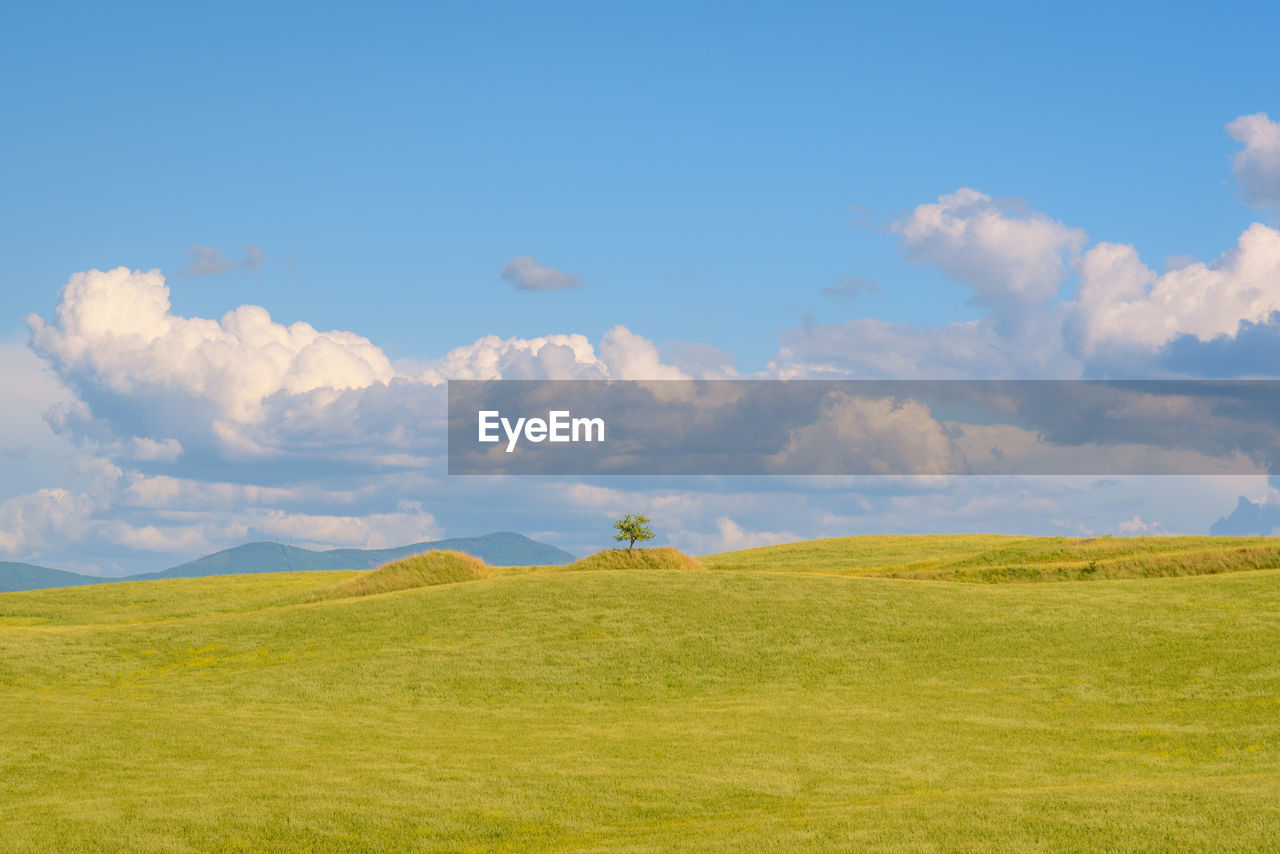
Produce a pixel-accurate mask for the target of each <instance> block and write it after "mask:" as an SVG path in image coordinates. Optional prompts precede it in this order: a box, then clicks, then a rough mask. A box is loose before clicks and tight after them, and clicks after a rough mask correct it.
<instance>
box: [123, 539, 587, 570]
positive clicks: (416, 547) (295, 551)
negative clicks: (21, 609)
mask: <svg viewBox="0 0 1280 854" xmlns="http://www.w3.org/2000/svg"><path fill="white" fill-rule="evenodd" d="M435 550H443V551H455V552H463V553H464V554H469V555H472V556H474V557H478V558H480V559H481V560H483V561H484V562H485V563H488V564H490V565H493V566H534V565H537V566H557V565H559V564H564V563H570V562H572V561H573V560H575V558H574V556H573V555H571V554H569V553H568V552H566V551H564V550H562V549H558V548H556V547H555V546H551V545H547V544H546V543H540V542H538V541H536V540H531V539H529V538H528V537H525V536H523V535H521V534H513V533H509V532H504V533H497V534H485V535H484V536H482V537H455V538H453V539H449V540H433V541H430V542H425V543H413V544H412V545H407V546H400V547H398V548H392V549H331V550H329V551H322V552H317V551H311V550H310V549H301V548H298V547H297V546H287V545H282V544H280V543H266V542H258V543H246V544H245V545H243V546H236V547H235V548H231V549H225V550H223V551H220V552H215V553H214V554H211V555H206V556H205V557H202V558H198V559H196V560H193V561H189V562H188V563H184V564H182V565H181V566H175V567H174V568H173V569H166V570H165V571H163V572H155V573H149V574H144V575H131V576H129V577H128V578H127V579H125V580H129V581H142V580H147V579H155V578H200V577H203V576H207V575H243V574H247V573H255V572H313V571H327V570H336V569H373V568H374V567H378V566H381V565H382V564H384V563H387V562H389V561H393V560H398V559H400V558H402V557H408V556H409V555H415V554H421V553H422V552H429V551H435Z"/></svg>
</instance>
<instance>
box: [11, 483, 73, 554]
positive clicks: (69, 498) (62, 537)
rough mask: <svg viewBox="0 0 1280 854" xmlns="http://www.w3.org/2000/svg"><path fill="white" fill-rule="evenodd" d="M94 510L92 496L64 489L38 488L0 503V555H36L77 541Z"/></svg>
mask: <svg viewBox="0 0 1280 854" xmlns="http://www.w3.org/2000/svg"><path fill="white" fill-rule="evenodd" d="M96 509H97V504H96V502H95V501H94V500H93V498H92V497H90V496H88V495H85V494H80V493H75V492H72V491H70V490H67V489H61V488H57V489H40V490H37V491H35V492H30V493H27V494H25V495H19V496H15V497H13V498H10V499H9V500H7V501H5V502H4V503H2V504H0V554H7V555H19V554H27V553H35V552H39V551H40V550H41V549H43V548H46V547H47V546H49V545H51V544H53V543H55V542H60V541H67V540H71V541H75V540H79V539H80V538H81V537H82V536H83V533H84V530H85V528H86V527H87V526H88V524H89V519H90V516H91V515H92V514H93V512H94V510H96Z"/></svg>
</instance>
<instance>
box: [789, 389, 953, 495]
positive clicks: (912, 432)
mask: <svg viewBox="0 0 1280 854" xmlns="http://www.w3.org/2000/svg"><path fill="white" fill-rule="evenodd" d="M769 464H770V465H771V466H772V467H773V468H774V469H775V470H777V471H808V472H822V471H831V472H850V471H853V472H858V473H866V474H901V473H903V472H909V473H911V474H926V475H927V474H963V473H964V472H965V471H966V465H965V461H964V457H963V455H962V454H961V453H960V452H959V450H958V449H957V448H956V446H955V443H954V441H953V440H952V438H951V436H950V435H949V434H948V431H947V430H946V429H945V428H944V426H943V425H942V424H941V423H939V422H938V421H937V419H935V418H934V417H933V413H932V412H931V411H930V409H929V407H928V406H926V405H924V404H923V403H920V402H919V401H917V400H910V399H906V400H899V399H895V398H861V397H852V396H850V395H847V394H842V393H833V394H832V395H831V396H830V399H829V400H828V402H827V404H826V406H824V407H823V412H822V416H821V417H820V418H819V420H817V421H815V422H814V423H812V424H807V425H805V426H803V427H800V428H798V429H795V430H792V431H791V433H790V436H789V439H788V442H787V446H786V448H785V449H784V450H783V451H782V452H781V453H779V454H777V455H775V456H774V457H773V458H772V459H771V460H770V461H769Z"/></svg>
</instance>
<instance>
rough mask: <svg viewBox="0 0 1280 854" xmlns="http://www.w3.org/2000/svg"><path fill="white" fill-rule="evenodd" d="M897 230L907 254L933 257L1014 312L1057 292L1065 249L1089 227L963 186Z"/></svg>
mask: <svg viewBox="0 0 1280 854" xmlns="http://www.w3.org/2000/svg"><path fill="white" fill-rule="evenodd" d="M893 230H894V231H895V232H896V233H898V234H899V235H901V236H902V249H903V251H904V252H905V253H906V256H907V257H908V258H910V259H911V260H913V261H916V262H918V263H921V264H932V265H935V266H937V267H939V268H940V269H941V270H942V271H943V272H944V273H946V274H947V275H948V276H950V277H951V278H953V279H956V280H957V281H960V282H964V283H966V284H968V285H970V286H971V287H972V288H973V301H974V302H975V303H977V304H979V305H984V306H988V307H990V308H992V309H994V310H995V311H996V312H997V313H998V314H1000V315H1002V316H1009V315H1012V316H1014V317H1016V316H1018V315H1020V314H1022V313H1024V312H1026V311H1027V310H1029V309H1032V308H1034V307H1036V306H1039V305H1042V304H1043V303H1044V302H1046V301H1047V300H1049V299H1051V298H1053V297H1054V296H1055V295H1056V294H1057V291H1058V287H1059V286H1060V285H1061V284H1062V282H1063V280H1064V279H1065V278H1066V275H1067V272H1068V267H1067V264H1066V261H1065V260H1064V256H1065V257H1068V258H1069V257H1071V256H1074V255H1076V254H1077V253H1079V251H1080V250H1081V248H1082V247H1083V246H1084V244H1085V241H1086V239H1087V238H1086V235H1085V233H1084V232H1083V231H1081V230H1080V229H1077V228H1069V227H1067V226H1065V225H1063V224H1062V223H1060V222H1057V221H1056V220H1053V219H1050V218H1049V217H1047V216H1045V215H1044V214H1042V213H1038V212H1032V213H1030V214H1026V215H1021V214H1018V213H1016V212H1015V211H1013V210H1011V209H1010V206H1009V205H1002V204H1000V203H998V202H997V201H996V200H994V199H992V198H991V197H990V196H988V195H986V194H984V193H980V192H978V191H977V190H974V189H970V188H968V187H961V188H960V189H959V190H957V191H956V192H955V193H953V194H951V195H949V196H939V197H938V201H937V202H936V203H929V204H923V205H920V206H919V207H917V208H916V209H915V210H914V211H913V212H912V213H911V215H910V216H908V217H906V218H904V219H902V220H899V221H898V222H897V223H895V224H894V225H893Z"/></svg>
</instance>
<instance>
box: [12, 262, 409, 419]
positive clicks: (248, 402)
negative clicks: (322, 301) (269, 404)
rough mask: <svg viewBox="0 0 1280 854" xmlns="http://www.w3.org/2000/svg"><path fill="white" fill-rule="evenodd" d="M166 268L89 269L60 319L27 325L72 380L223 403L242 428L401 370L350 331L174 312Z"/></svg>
mask: <svg viewBox="0 0 1280 854" xmlns="http://www.w3.org/2000/svg"><path fill="white" fill-rule="evenodd" d="M169 309H170V303H169V288H168V287H167V286H166V285H165V282H164V276H163V275H161V274H160V272H159V271H158V270H152V271H150V272H142V271H130V270H128V269H126V268H124V267H117V268H116V269H114V270H110V271H107V272H103V271H100V270H90V271H89V272H87V273H77V274H75V275H74V276H72V277H71V279H70V280H69V281H68V282H67V284H66V286H65V287H64V288H63V289H62V294H61V299H60V301H59V303H58V308H57V317H56V321H55V322H54V323H52V324H46V323H45V322H44V320H43V319H42V318H40V317H38V316H36V315H31V316H30V317H28V319H27V323H28V325H29V326H30V328H31V334H32V346H33V347H34V349H35V350H36V352H37V353H39V354H40V355H42V356H44V357H46V358H48V359H49V360H50V361H51V362H53V363H54V365H55V366H56V367H57V369H58V371H59V373H60V374H61V375H62V376H63V377H64V379H65V378H69V379H72V380H80V381H84V382H88V383H90V384H92V385H94V386H98V387H101V388H103V389H106V390H109V391H111V392H115V393H117V394H121V395H129V394H132V393H135V392H144V391H145V392H150V391H155V390H160V391H166V392H177V393H180V394H182V395H184V396H189V397H192V398H200V399H204V400H208V401H211V402H212V403H214V404H215V406H216V409H217V415H218V417H220V418H223V419H227V420H230V421H233V422H237V423H254V422H256V421H258V420H260V419H261V418H262V416H263V412H264V410H263V401H264V400H265V399H266V398H268V397H269V396H271V395H273V394H276V393H277V392H286V393H288V394H301V393H304V392H308V391H313V390H316V389H350V388H364V387H367V386H370V385H373V384H374V383H385V382H388V381H389V380H390V379H391V378H392V377H393V376H395V371H394V369H393V368H392V367H391V363H390V361H389V360H388V359H387V357H386V356H385V355H384V354H383V353H382V351H381V350H380V349H378V348H377V347H375V346H374V345H373V344H372V343H371V342H370V341H369V340H368V339H367V338H364V337H361V336H359V335H355V334H353V333H350V332H339V331H334V332H318V331H317V330H316V329H315V328H313V327H312V326H311V325H310V324H307V323H294V324H292V325H290V326H284V325H282V324H279V323H275V322H273V321H272V320H271V316H270V315H269V314H268V313H267V310H266V309H264V308H262V307H260V306H252V305H245V306H241V307H240V308H237V309H235V310H234V311H230V312H227V314H226V315H224V316H223V318H222V320H221V321H217V320H209V319H205V318H198V317H197V318H187V317H181V316H179V315H175V314H172V313H171V312H170V310H169Z"/></svg>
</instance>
